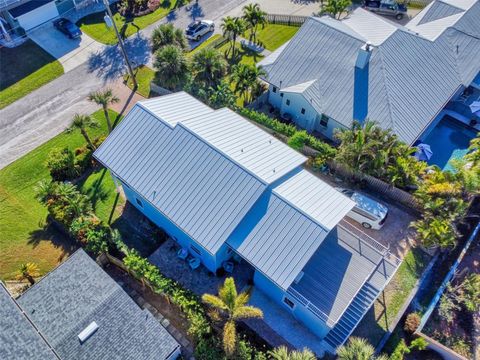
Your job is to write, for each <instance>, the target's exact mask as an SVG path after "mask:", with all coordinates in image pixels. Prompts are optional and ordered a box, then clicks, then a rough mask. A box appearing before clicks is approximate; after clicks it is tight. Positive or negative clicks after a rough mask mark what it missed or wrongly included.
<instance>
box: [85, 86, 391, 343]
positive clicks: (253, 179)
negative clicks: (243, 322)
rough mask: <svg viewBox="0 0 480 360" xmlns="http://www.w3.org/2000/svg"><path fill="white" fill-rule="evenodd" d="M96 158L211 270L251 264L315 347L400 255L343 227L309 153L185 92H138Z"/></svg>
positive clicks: (349, 317) (358, 310)
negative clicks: (147, 95) (234, 262)
mask: <svg viewBox="0 0 480 360" xmlns="http://www.w3.org/2000/svg"><path fill="white" fill-rule="evenodd" d="M94 157H95V158H96V159H97V160H98V161H99V162H101V163H102V164H103V165H104V166H105V167H107V168H108V169H110V171H111V174H112V176H113V177H114V180H115V181H116V183H117V184H118V183H121V184H122V187H123V191H124V192H125V195H126V197H127V199H128V200H129V202H130V203H131V204H133V205H134V206H135V207H136V208H137V209H139V210H140V211H141V212H142V213H143V214H145V215H146V216H147V217H148V218H149V219H150V220H151V221H153V222H154V223H155V224H157V225H158V226H159V227H161V228H163V229H164V230H165V231H166V232H167V233H168V234H169V235H170V237H172V238H173V239H174V240H175V241H176V242H177V243H178V244H179V245H180V246H181V247H183V248H184V249H186V250H187V251H188V252H189V253H190V256H193V257H197V258H199V259H201V262H202V263H203V265H204V266H205V267H206V268H207V269H209V270H210V271H211V272H213V273H215V272H217V270H218V269H220V268H222V267H223V266H224V264H225V262H226V261H228V260H230V259H231V258H232V257H235V258H238V257H240V258H241V259H243V260H244V261H246V262H247V263H248V264H250V265H251V267H252V268H253V269H254V274H255V275H254V279H253V280H254V283H255V285H256V287H257V288H258V289H260V290H262V291H263V292H264V293H265V294H267V295H268V296H270V297H271V298H272V299H273V300H274V301H275V302H276V303H277V304H278V305H279V306H280V307H281V308H282V309H283V310H281V311H287V312H289V313H291V314H292V315H293V316H294V317H295V318H296V319H298V320H300V321H301V322H303V323H304V324H305V325H306V326H307V327H308V328H309V329H310V330H311V331H312V332H313V333H314V334H316V335H317V336H318V337H319V338H320V339H323V340H324V341H322V342H318V343H321V344H322V350H321V351H317V352H323V351H330V352H334V351H335V348H336V347H337V346H339V345H340V344H342V343H343V342H344V341H346V339H347V338H348V336H349V335H350V333H351V331H353V329H354V328H355V326H356V325H357V324H358V322H359V321H360V320H361V318H362V317H363V315H364V314H365V312H366V311H367V310H368V309H369V308H370V306H371V304H372V303H373V301H374V300H375V299H376V297H377V296H378V295H379V293H380V291H381V290H382V289H383V288H384V286H385V285H386V284H387V283H388V281H389V280H390V278H391V276H392V275H393V273H394V272H395V270H396V268H397V266H398V261H393V262H392V261H391V259H390V258H388V256H387V252H386V249H384V248H383V247H382V246H381V245H379V244H378V243H375V242H374V241H369V240H362V239H361V238H360V237H359V236H360V233H358V234H355V233H354V232H352V231H351V229H350V230H348V229H347V228H345V226H344V225H343V224H342V221H343V220H342V219H343V218H344V217H345V215H346V214H347V213H348V212H349V211H350V210H351V209H352V207H353V206H354V203H353V202H352V201H351V200H350V199H349V198H347V197H346V196H344V195H343V194H341V193H340V192H338V191H337V190H335V189H334V188H332V187H331V186H329V185H328V184H326V183H325V182H323V181H322V180H320V179H319V178H318V177H317V176H315V175H313V174H311V173H310V172H308V171H307V170H305V169H304V168H303V167H302V165H303V164H304V163H305V161H306V160H307V159H306V157H304V156H303V155H301V154H300V153H298V152H296V151H294V150H293V149H291V148H289V147H288V146H287V145H285V144H284V143H282V142H281V141H279V140H277V139H276V138H274V137H273V136H271V135H269V134H267V133H266V132H264V131H263V130H261V129H260V128H258V127H257V126H255V125H253V124H252V123H250V122H249V121H247V120H246V119H244V118H242V117H241V116H240V115H238V114H236V113H235V112H233V111H231V110H230V109H220V110H212V109H210V108H209V107H207V106H206V105H204V104H203V103H201V102H199V101H198V100H196V99H195V98H193V97H191V96H190V95H188V94H186V93H184V92H180V93H175V94H171V95H166V96H162V97H159V98H154V99H150V100H145V101H140V102H138V103H137V104H136V105H135V106H134V108H133V109H132V110H131V111H130V112H129V113H128V114H127V116H126V117H125V118H124V119H123V120H122V122H121V123H120V124H119V125H118V126H117V127H116V128H115V130H114V131H113V132H112V133H111V134H110V135H109V137H108V138H107V139H106V140H105V142H104V143H103V144H102V145H101V146H100V147H99V148H98V149H97V150H96V151H95V153H94ZM365 238H366V236H365ZM234 255H235V256H234ZM212 291H215V289H212ZM263 310H264V312H268V311H269V309H263Z"/></svg>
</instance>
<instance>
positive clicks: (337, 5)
mask: <svg viewBox="0 0 480 360" xmlns="http://www.w3.org/2000/svg"><path fill="white" fill-rule="evenodd" d="M350 6H352V1H351V0H328V3H327V5H325V6H324V7H322V9H321V13H323V14H329V15H331V16H332V17H333V18H334V19H340V17H341V16H342V14H343V13H345V12H346V11H347V9H348V8H349V7H350Z"/></svg>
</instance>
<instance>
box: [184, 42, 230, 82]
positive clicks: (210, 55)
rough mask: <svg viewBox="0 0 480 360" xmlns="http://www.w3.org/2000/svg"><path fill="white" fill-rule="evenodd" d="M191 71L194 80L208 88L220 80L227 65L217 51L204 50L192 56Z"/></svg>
mask: <svg viewBox="0 0 480 360" xmlns="http://www.w3.org/2000/svg"><path fill="white" fill-rule="evenodd" d="M192 71H193V73H194V74H195V80H197V81H199V82H201V83H203V84H204V86H205V87H206V88H208V87H210V86H215V85H217V84H218V83H219V82H220V81H221V80H222V78H223V76H224V75H225V73H226V71H227V63H226V62H225V59H224V58H223V56H222V54H221V53H220V52H219V51H218V50H215V49H210V48H205V49H202V50H200V51H199V52H197V53H196V54H195V55H194V56H193V59H192Z"/></svg>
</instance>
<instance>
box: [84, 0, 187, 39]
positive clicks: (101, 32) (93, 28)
mask: <svg viewBox="0 0 480 360" xmlns="http://www.w3.org/2000/svg"><path fill="white" fill-rule="evenodd" d="M177 1H178V0H171V1H169V0H164V1H163V2H162V5H161V6H160V7H159V8H158V9H157V10H155V11H154V12H152V13H150V14H147V15H144V16H139V17H135V18H133V19H127V20H126V19H125V18H124V17H123V16H121V15H120V14H119V13H118V12H117V11H116V8H115V6H114V5H112V7H111V8H112V12H113V19H114V21H115V24H116V25H117V28H118V30H119V32H120V34H122V36H123V37H124V38H126V37H129V36H131V35H133V34H135V33H136V32H138V31H139V30H141V29H143V28H145V27H147V26H148V25H151V24H153V23H154V22H156V21H158V20H160V19H162V18H164V17H165V16H167V14H168V13H169V12H170V11H171V10H172V9H174V8H175V7H176V5H177ZM104 16H105V13H104V12H99V13H95V14H91V15H88V16H86V17H84V18H82V19H80V20H79V21H77V25H78V26H79V27H80V28H81V30H82V31H83V32H84V33H85V34H87V35H88V36H90V37H91V38H93V39H95V40H97V41H99V42H101V43H104V44H107V45H113V44H116V43H117V37H116V35H115V30H114V29H113V28H109V27H107V26H106V25H105V21H104V20H103V17H104Z"/></svg>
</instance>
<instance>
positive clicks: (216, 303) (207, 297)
mask: <svg viewBox="0 0 480 360" xmlns="http://www.w3.org/2000/svg"><path fill="white" fill-rule="evenodd" d="M202 300H203V302H204V303H206V304H208V305H210V306H213V307H215V308H217V309H221V310H227V309H228V308H227V305H226V304H225V303H224V302H223V300H222V299H220V298H219V297H218V296H215V295H211V294H203V296H202Z"/></svg>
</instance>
